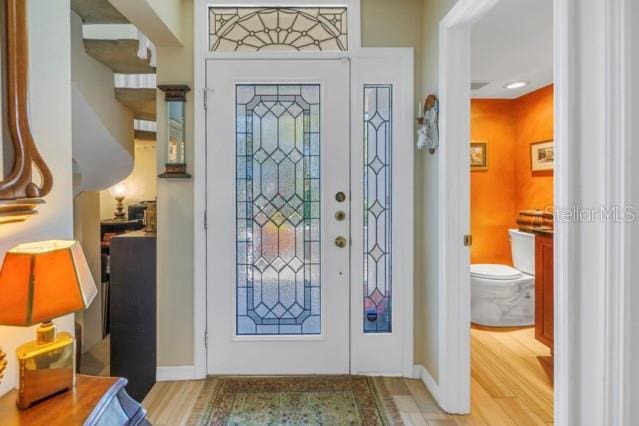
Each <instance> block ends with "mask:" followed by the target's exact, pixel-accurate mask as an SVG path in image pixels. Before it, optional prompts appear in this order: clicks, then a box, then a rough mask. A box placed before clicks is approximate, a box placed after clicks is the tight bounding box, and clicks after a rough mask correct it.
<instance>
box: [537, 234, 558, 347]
mask: <svg viewBox="0 0 639 426" xmlns="http://www.w3.org/2000/svg"><path fill="white" fill-rule="evenodd" d="M535 241H536V242H535V337H536V338H537V340H539V341H540V342H542V343H544V344H545V345H547V346H548V347H550V349H551V350H552V349H553V341H554V326H555V323H554V308H555V303H554V254H553V251H554V250H553V238H552V237H548V236H541V235H537V238H535Z"/></svg>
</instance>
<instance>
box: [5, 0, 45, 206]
mask: <svg viewBox="0 0 639 426" xmlns="http://www.w3.org/2000/svg"><path fill="white" fill-rule="evenodd" d="M5 1H6V9H5V11H6V16H5V19H6V25H5V28H6V31H5V34H4V35H5V37H6V67H7V68H6V70H7V82H6V84H7V103H8V105H7V112H8V114H7V115H8V117H7V123H8V127H9V133H10V139H11V142H12V143H13V149H14V162H13V168H12V170H11V172H10V173H9V174H8V175H7V176H6V177H5V178H4V180H2V181H0V200H21V199H31V198H38V197H44V196H45V195H47V194H48V193H49V192H50V191H51V188H52V186H53V176H52V175H51V171H50V170H49V168H48V167H47V165H46V163H45V162H44V160H43V158H42V156H41V155H40V152H39V151H38V149H37V147H36V144H35V141H34V139H33V135H32V134H31V129H30V126H29V115H28V80H29V38H28V24H27V0H5ZM7 142H8V141H3V143H7ZM34 165H35V167H36V168H37V171H38V172H39V174H40V177H41V183H40V185H37V184H36V183H34V182H33V167H34Z"/></svg>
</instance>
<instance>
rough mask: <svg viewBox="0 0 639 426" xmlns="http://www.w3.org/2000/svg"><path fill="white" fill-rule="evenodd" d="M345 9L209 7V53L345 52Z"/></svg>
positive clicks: (346, 43)
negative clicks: (271, 51)
mask: <svg viewBox="0 0 639 426" xmlns="http://www.w3.org/2000/svg"><path fill="white" fill-rule="evenodd" d="M347 27H348V19H347V8H345V7H211V8H209V50H210V51H211V52H258V51H266V50H276V51H311V52H312V51H316V52H340V51H347V50H348V31H347Z"/></svg>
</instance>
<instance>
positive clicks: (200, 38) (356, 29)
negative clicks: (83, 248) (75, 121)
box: [167, 0, 414, 380]
mask: <svg viewBox="0 0 639 426" xmlns="http://www.w3.org/2000/svg"><path fill="white" fill-rule="evenodd" d="M260 1H261V0H258V1H255V0H235V1H229V0H225V1H216V0H194V3H195V5H194V6H195V7H194V74H195V76H194V88H193V89H194V90H193V102H194V104H195V111H194V125H193V129H194V147H193V150H194V164H193V191H194V212H195V213H194V214H195V217H194V259H193V263H194V291H193V298H194V305H193V306H194V311H193V324H194V338H193V367H192V368H191V367H190V366H187V367H185V368H183V369H181V370H180V371H179V372H177V373H176V374H174V375H171V376H170V377H169V376H167V378H168V379H171V380H188V379H201V378H204V377H206V375H207V361H206V359H207V356H206V354H207V345H206V342H207V332H206V323H207V314H206V300H207V298H206V288H207V284H206V283H207V267H206V250H207V249H206V244H207V242H206V241H207V238H206V226H205V224H206V173H207V167H206V127H205V126H206V111H205V108H204V103H205V97H206V66H205V64H206V61H207V60H208V59H225V58H226V59H228V58H233V59H256V58H258V57H259V58H261V59H338V58H339V59H344V60H350V61H351V63H352V66H353V67H356V66H357V64H358V63H359V61H360V58H361V60H362V61H364V60H367V59H369V60H370V59H371V58H374V57H375V56H376V54H378V55H388V54H389V53H390V52H395V56H396V57H397V60H398V61H400V63H402V64H407V63H410V64H412V61H413V49H408V48H397V49H394V48H385V49H384V48H380V49H377V48H366V49H362V48H361V37H360V35H361V14H360V0H338V1H335V0H297V1H294V2H291V1H290V0H270V1H268V2H267V1H265V2H264V4H266V5H268V6H278V5H281V6H291V5H292V4H294V5H301V6H303V5H304V4H308V5H311V6H318V5H322V4H325V5H328V6H338V5H344V6H347V7H348V8H349V52H337V53H293V54H291V53H287V52H285V53H279V54H265V53H264V54H263V53H257V54H235V53H230V54H229V53H212V52H210V51H209V48H208V36H207V35H208V17H207V15H208V14H207V13H203V10H205V9H206V8H207V6H212V5H216V6H224V5H227V6H228V5H232V6H240V5H242V4H244V5H247V6H255V5H256V4H259V3H260ZM410 69H411V73H410V74H400V75H398V76H397V78H402V77H405V76H407V75H409V76H410V77H412V66H411V67H410ZM359 83H361V81H357V80H356V79H355V78H354V77H351V84H352V85H353V86H355V85H357V84H359ZM399 92H400V93H401V96H407V95H409V96H410V102H409V105H406V106H402V107H401V114H402V119H400V120H398V122H397V125H398V127H399V126H401V127H404V124H405V123H408V122H409V121H410V123H411V125H410V129H409V130H408V131H401V132H399V133H398V138H400V139H401V140H402V143H403V144H407V145H406V146H408V147H410V149H406V148H405V147H403V148H401V149H400V150H399V152H401V153H402V154H403V155H406V156H410V158H404V159H403V161H402V162H403V163H406V167H404V168H403V170H402V173H401V174H400V176H401V179H400V180H399V181H398V182H397V184H398V186H403V187H404V188H406V189H407V190H406V191H405V192H404V193H403V195H402V197H401V199H402V200H403V206H402V207H403V208H408V210H410V213H409V214H407V216H406V217H408V216H410V217H411V218H412V206H413V195H412V190H409V189H411V188H412V186H413V149H412V146H413V139H414V136H413V133H412V112H413V111H412V104H413V87H412V85H410V86H409V85H403V86H402V87H401V90H400V91H399ZM353 102H355V101H354V100H353ZM354 134H357V133H355V132H354ZM402 223H403V224H402V226H401V230H402V236H403V237H404V240H399V241H402V243H403V244H402V245H401V247H396V248H395V250H396V251H397V253H398V255H401V257H399V256H398V258H399V259H401V261H400V265H398V266H397V267H400V268H402V269H403V270H404V272H403V276H402V280H401V281H399V280H398V281H397V282H396V283H395V285H401V286H402V292H403V297H402V298H401V299H400V300H397V299H396V300H395V302H394V303H396V305H395V309H396V311H397V312H401V321H402V322H403V323H404V327H403V329H404V333H403V335H402V343H401V350H402V371H401V373H400V374H401V375H403V376H406V377H409V376H412V374H413V340H414V332H413V318H414V315H413V303H412V300H413V242H412V241H413V236H412V234H413V229H412V223H413V221H412V219H411V220H405V221H402ZM404 233H405V234H404ZM353 303H354V302H353ZM180 368H182V367H180ZM355 370H356V371H357V369H355ZM389 374H395V375H400V374H398V373H397V372H390V373H389Z"/></svg>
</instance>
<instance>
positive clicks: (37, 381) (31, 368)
mask: <svg viewBox="0 0 639 426" xmlns="http://www.w3.org/2000/svg"><path fill="white" fill-rule="evenodd" d="M16 352H17V354H18V363H19V369H20V370H19V371H20V380H19V384H18V401H17V404H18V408H20V409H21V410H25V409H27V408H29V407H30V406H31V405H33V404H34V403H36V402H38V401H40V400H42V399H45V398H47V397H49V396H51V395H54V394H56V393H58V392H61V391H64V390H68V389H73V387H74V386H75V341H74V340H73V337H72V336H71V335H70V334H69V333H64V332H63V333H59V334H56V331H55V325H53V323H52V322H50V321H47V322H44V323H42V324H41V325H40V327H38V330H37V340H35V341H32V342H28V343H25V344H24V345H21V346H20V347H18V349H17V351H16Z"/></svg>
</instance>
